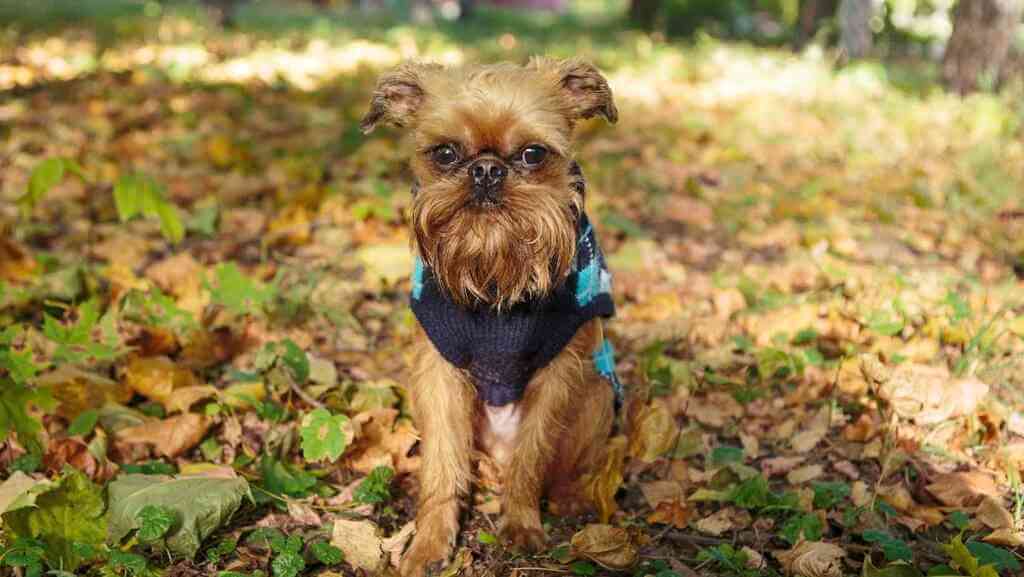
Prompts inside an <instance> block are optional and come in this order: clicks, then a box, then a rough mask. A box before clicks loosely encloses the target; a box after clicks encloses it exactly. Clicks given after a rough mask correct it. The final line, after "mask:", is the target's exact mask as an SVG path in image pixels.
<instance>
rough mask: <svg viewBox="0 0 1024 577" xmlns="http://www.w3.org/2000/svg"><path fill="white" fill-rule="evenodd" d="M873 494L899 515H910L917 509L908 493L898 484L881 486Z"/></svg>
mask: <svg viewBox="0 0 1024 577" xmlns="http://www.w3.org/2000/svg"><path fill="white" fill-rule="evenodd" d="M875 494H876V495H877V496H878V497H881V498H882V499H884V500H885V502H886V503H888V504H890V505H892V507H893V508H894V509H896V510H897V511H899V512H900V513H910V512H912V511H914V509H915V508H916V507H917V503H915V502H914V498H913V497H912V496H911V495H910V491H908V490H907V488H906V487H904V486H903V485H901V484H898V483H897V484H895V485H881V486H879V487H878V488H877V490H876V492H875Z"/></svg>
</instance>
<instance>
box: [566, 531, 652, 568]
mask: <svg viewBox="0 0 1024 577" xmlns="http://www.w3.org/2000/svg"><path fill="white" fill-rule="evenodd" d="M570 545H571V552H572V554H573V556H576V557H584V558H586V559H590V560H591V561H593V562H595V563H597V564H598V565H601V566H602V567H605V568H607V569H612V570H623V569H628V568H630V567H632V566H633V565H634V564H636V561H637V558H638V557H639V550H638V548H637V546H636V544H635V543H633V539H632V537H631V536H630V534H629V531H627V530H625V529H622V528H620V527H612V526H611V525H604V524H600V525H597V524H590V525H587V526H586V527H584V528H583V529H582V530H580V531H579V532H578V533H576V534H575V535H573V536H572V541H571V542H570Z"/></svg>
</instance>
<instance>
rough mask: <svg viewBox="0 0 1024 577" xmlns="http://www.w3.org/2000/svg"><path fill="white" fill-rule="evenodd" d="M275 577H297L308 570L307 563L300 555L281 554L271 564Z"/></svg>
mask: <svg viewBox="0 0 1024 577" xmlns="http://www.w3.org/2000/svg"><path fill="white" fill-rule="evenodd" d="M270 568H271V569H272V570H273V571H274V577H296V576H297V575H298V574H299V573H301V572H302V570H303V569H305V568H306V562H305V561H304V560H303V559H302V555H299V554H298V553H291V552H285V553H281V554H280V555H278V556H277V557H274V560H273V561H272V562H271V563H270Z"/></svg>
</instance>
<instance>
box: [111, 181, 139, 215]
mask: <svg viewBox="0 0 1024 577" xmlns="http://www.w3.org/2000/svg"><path fill="white" fill-rule="evenodd" d="M145 188H146V184H145V181H144V178H143V177H142V176H140V175H138V174H126V175H124V176H122V177H121V178H119V179H117V182H115V183H114V205H115V206H116V207H117V217H118V218H119V219H121V222H127V221H128V220H129V219H131V218H132V217H134V216H137V215H139V214H142V206H143V198H144V197H145Z"/></svg>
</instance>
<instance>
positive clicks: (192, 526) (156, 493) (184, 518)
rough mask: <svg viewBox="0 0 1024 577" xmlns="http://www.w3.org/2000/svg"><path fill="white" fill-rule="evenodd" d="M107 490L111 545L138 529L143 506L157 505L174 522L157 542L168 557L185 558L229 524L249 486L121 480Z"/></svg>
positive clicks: (211, 480)
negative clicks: (165, 509)
mask: <svg viewBox="0 0 1024 577" xmlns="http://www.w3.org/2000/svg"><path fill="white" fill-rule="evenodd" d="M108 491H109V494H110V523H109V538H110V540H111V541H112V542H113V543H115V544H116V543H119V542H120V541H121V540H122V539H123V538H124V537H125V536H126V535H128V533H130V532H131V531H132V530H133V529H137V528H138V527H139V519H138V515H139V511H141V510H142V508H143V507H146V506H147V505H157V506H162V507H166V508H168V509H170V510H172V511H174V513H175V523H174V525H173V526H172V529H171V531H170V532H169V533H167V534H166V535H165V536H164V540H163V542H164V543H165V544H166V546H167V549H168V550H169V551H170V552H171V553H174V554H177V555H182V556H184V557H187V558H189V559H191V558H192V557H194V556H195V554H196V552H198V551H199V547H200V545H201V544H202V542H203V539H205V538H206V537H208V536H210V535H211V534H212V533H213V532H214V531H216V530H217V529H218V528H219V527H220V526H221V525H223V524H225V523H227V522H228V521H229V520H230V519H231V516H232V515H233V514H234V513H235V511H237V510H238V508H239V507H240V506H241V504H242V499H243V498H245V497H246V496H249V497H250V498H251V495H250V493H249V483H248V482H246V480H245V479H242V478H240V477H236V478H233V479H226V478H223V477H184V476H179V477H169V476H167V475H121V476H120V477H118V478H117V479H115V480H114V481H112V482H111V483H110V485H109V488H108ZM185 496H187V498H183V497H185Z"/></svg>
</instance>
